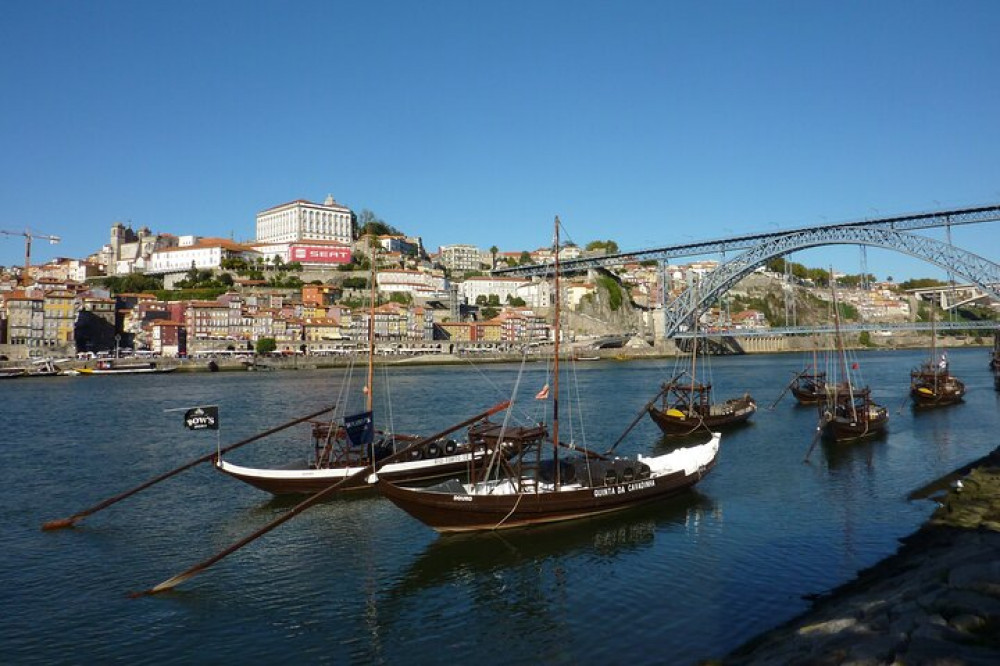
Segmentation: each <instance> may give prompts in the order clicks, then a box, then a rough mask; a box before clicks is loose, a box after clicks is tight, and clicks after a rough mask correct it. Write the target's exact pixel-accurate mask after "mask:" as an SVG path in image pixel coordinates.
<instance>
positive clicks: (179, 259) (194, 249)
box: [146, 236, 257, 274]
mask: <svg viewBox="0 0 1000 666" xmlns="http://www.w3.org/2000/svg"><path fill="white" fill-rule="evenodd" d="M256 256H257V253H256V252H254V251H253V250H251V249H250V248H248V247H246V246H245V245H240V244H239V243H235V242H233V241H231V240H227V239H225V238H201V239H195V238H194V237H193V236H182V237H181V238H180V245H179V246H178V247H171V248H167V249H164V250H159V251H157V252H154V253H153V254H152V256H151V257H150V259H149V265H148V266H147V268H146V272H147V273H154V274H159V273H183V272H184V271H187V270H189V269H191V268H192V267H194V268H197V269H199V270H203V269H207V270H212V269H216V268H220V267H221V266H222V260H223V259H225V258H226V257H243V258H245V259H251V260H252V259H253V258H255V257H256Z"/></svg>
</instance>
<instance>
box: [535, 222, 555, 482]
mask: <svg viewBox="0 0 1000 666" xmlns="http://www.w3.org/2000/svg"><path fill="white" fill-rule="evenodd" d="M555 227H556V233H555V236H554V238H553V243H554V244H555V247H554V248H553V249H554V251H555V294H554V300H553V310H554V311H555V325H554V327H553V334H554V335H555V343H554V350H555V361H553V375H554V376H553V378H552V463H553V465H552V466H553V469H554V471H553V474H554V479H555V486H556V488H557V489H558V488H559V485H560V478H559V477H560V474H559V335H560V330H559V216H558V215H556V221H555ZM535 487H536V488H537V485H536V486H535Z"/></svg>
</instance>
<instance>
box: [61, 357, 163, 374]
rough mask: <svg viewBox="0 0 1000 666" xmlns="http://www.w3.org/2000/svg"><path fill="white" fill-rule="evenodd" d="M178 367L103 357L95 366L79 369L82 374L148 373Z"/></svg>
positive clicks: (161, 371)
mask: <svg viewBox="0 0 1000 666" xmlns="http://www.w3.org/2000/svg"><path fill="white" fill-rule="evenodd" d="M176 369H177V368H175V367H168V368H163V367H159V366H157V365H156V363H155V362H154V361H149V362H147V363H135V362H126V363H117V362H115V361H113V360H110V359H103V360H100V361H98V362H97V363H96V364H95V365H94V367H93V368H77V371H78V372H79V373H80V374H81V375H148V374H156V373H165V372H173V371H174V370H176Z"/></svg>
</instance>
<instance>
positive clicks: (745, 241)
mask: <svg viewBox="0 0 1000 666" xmlns="http://www.w3.org/2000/svg"><path fill="white" fill-rule="evenodd" d="M998 220H1000V205H998V206H980V207H977V208H961V209H954V210H945V211H937V212H931V213H915V214H912V215H897V216H894V217H884V218H878V219H872V220H857V221H854V222H843V223H840V224H831V225H826V226H820V227H799V228H796V229H785V230H781V231H772V232H767V233H759V234H746V235H742V236H733V237H731V238H719V239H715V240H707V241H697V242H693V243H682V244H679V245H669V246H666V247H659V248H652V249H648V250H636V251H634V252H621V253H619V254H612V255H605V256H603V257H588V258H586V259H571V260H569V261H563V262H560V267H561V269H562V270H563V271H564V272H567V273H569V272H574V271H575V272H580V271H585V270H588V269H590V268H597V267H600V266H621V265H622V264H624V263H628V262H633V261H643V260H647V259H657V260H671V259H678V258H680V257H697V256H704V255H708V254H721V253H726V252H735V251H739V250H746V249H748V248H753V247H756V246H757V245H760V244H761V243H765V242H772V241H774V240H776V239H779V238H783V237H786V236H789V235H792V234H800V233H812V232H829V233H836V232H837V231H838V230H850V229H873V230H879V229H880V230H885V231H897V232H899V231H914V230H916V229H931V228H934V227H949V226H960V225H963V224H978V223H980V222H996V221H998ZM551 272H552V267H551V265H549V264H538V265H534V266H524V267H522V268H505V269H500V270H497V271H493V274H494V275H515V276H522V277H530V276H534V275H544V274H546V273H551Z"/></svg>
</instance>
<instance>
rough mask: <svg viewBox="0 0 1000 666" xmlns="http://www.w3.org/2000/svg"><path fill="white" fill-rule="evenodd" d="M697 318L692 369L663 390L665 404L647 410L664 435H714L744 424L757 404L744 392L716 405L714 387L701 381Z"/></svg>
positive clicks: (666, 384)
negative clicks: (700, 433)
mask: <svg viewBox="0 0 1000 666" xmlns="http://www.w3.org/2000/svg"><path fill="white" fill-rule="evenodd" d="M697 319H698V317H697V315H695V327H694V333H695V335H694V337H693V338H692V345H691V367H690V369H688V370H685V371H684V372H682V373H681V374H680V375H678V376H676V377H674V378H673V379H671V380H670V381H669V382H667V383H665V384H663V385H662V386H661V387H660V395H661V396H663V398H662V402H661V404H660V405H659V406H656V404H655V399H654V402H653V403H652V404H650V405H649V406H648V407H647V411H648V412H649V417H650V418H651V419H652V420H653V423H655V424H656V425H657V426H659V428H660V430H661V431H662V432H663V434H665V435H691V434H693V433H695V432H696V431H698V429H702V430H705V431H706V432H711V431H714V430H719V429H723V428H727V427H731V426H735V425H740V424H742V423H745V422H746V421H747V419H749V418H750V417H751V416H753V415H754V414H755V413H756V411H757V403H755V402H754V400H753V398H752V397H750V394H749V393H744V394H743V395H742V396H741V397H738V398H730V399H729V400H726V401H725V402H714V398H713V393H712V385H711V384H705V383H702V382H700V381H698V378H697V371H698V327H697Z"/></svg>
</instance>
